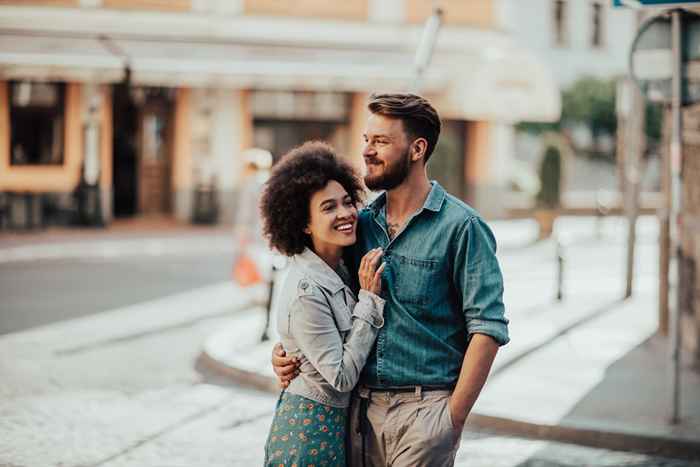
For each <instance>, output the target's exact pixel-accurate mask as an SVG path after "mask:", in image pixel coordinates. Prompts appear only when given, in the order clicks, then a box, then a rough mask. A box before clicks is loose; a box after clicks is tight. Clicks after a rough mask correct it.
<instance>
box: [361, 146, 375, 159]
mask: <svg viewBox="0 0 700 467" xmlns="http://www.w3.org/2000/svg"><path fill="white" fill-rule="evenodd" d="M376 153H377V152H376V151H375V150H374V146H372V145H371V144H370V143H365V147H364V149H363V150H362V155H363V156H364V157H367V156H373V155H375V154H376Z"/></svg>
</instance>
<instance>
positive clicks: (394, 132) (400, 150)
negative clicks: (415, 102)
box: [362, 114, 411, 191]
mask: <svg viewBox="0 0 700 467" xmlns="http://www.w3.org/2000/svg"><path fill="white" fill-rule="evenodd" d="M409 149H410V144H409V140H408V136H407V135H406V133H405V132H404V129H403V122H402V121H401V120H398V119H395V118H387V117H384V116H382V115H377V114H372V115H370V117H369V119H368V120H367V130H366V131H365V148H364V150H363V151H362V157H363V158H364V160H365V165H366V166H367V174H366V175H365V179H364V180H365V185H366V186H367V188H369V189H370V190H372V191H377V190H392V189H394V188H396V187H397V186H399V185H401V183H403V181H404V180H406V177H408V173H409V170H410V168H411V161H410V153H409Z"/></svg>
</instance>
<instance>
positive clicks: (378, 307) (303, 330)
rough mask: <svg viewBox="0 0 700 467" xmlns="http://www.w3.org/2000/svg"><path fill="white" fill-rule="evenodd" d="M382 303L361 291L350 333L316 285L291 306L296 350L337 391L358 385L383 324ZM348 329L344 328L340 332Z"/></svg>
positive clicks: (373, 296) (292, 330)
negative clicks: (342, 332)
mask: <svg viewBox="0 0 700 467" xmlns="http://www.w3.org/2000/svg"><path fill="white" fill-rule="evenodd" d="M383 314H384V300H383V299H382V298H380V297H379V296H377V295H374V294H372V293H370V292H367V291H365V290H361V291H360V294H359V301H358V302H357V305H355V309H354V310H353V314H352V321H351V327H350V330H349V332H348V334H347V336H346V338H345V340H343V337H342V335H341V330H340V329H339V328H338V326H341V327H342V326H343V323H337V322H336V319H335V318H334V315H333V310H332V309H331V304H330V303H329V302H328V300H327V299H326V297H325V296H324V295H323V293H322V292H321V291H320V290H319V289H318V288H317V286H315V285H313V286H312V285H310V284H309V287H308V292H306V293H301V294H299V296H298V298H297V299H296V300H295V302H294V303H293V305H292V312H291V317H290V331H291V334H292V336H293V337H294V339H295V340H296V342H297V344H298V346H299V350H301V352H302V354H303V355H304V357H305V358H306V359H307V360H308V361H309V362H310V363H311V365H313V367H314V368H315V369H316V370H317V371H318V372H319V373H320V374H321V376H322V377H323V378H324V379H325V380H326V381H327V382H328V383H329V384H331V386H333V388H334V389H335V390H336V391H340V392H349V391H352V389H353V388H354V387H355V385H356V384H357V381H358V380H359V378H360V372H361V371H362V368H363V367H364V366H365V362H366V361H367V356H368V355H369V353H370V351H371V350H372V347H373V346H374V341H375V339H376V338H377V334H378V332H379V329H380V328H381V327H382V326H383V325H384V317H383ZM343 330H347V328H345V329H343Z"/></svg>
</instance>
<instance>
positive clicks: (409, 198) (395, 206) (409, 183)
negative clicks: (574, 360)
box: [386, 173, 432, 224]
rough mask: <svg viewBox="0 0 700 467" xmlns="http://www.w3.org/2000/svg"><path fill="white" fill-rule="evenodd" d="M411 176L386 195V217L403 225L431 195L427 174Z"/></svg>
mask: <svg viewBox="0 0 700 467" xmlns="http://www.w3.org/2000/svg"><path fill="white" fill-rule="evenodd" d="M417 175H420V176H414V177H411V176H409V177H408V178H407V179H406V180H405V181H404V182H403V183H402V184H401V185H399V186H397V187H396V188H394V189H393V190H390V191H387V193H386V203H387V204H386V215H387V218H388V219H391V220H392V221H395V222H398V223H399V224H403V222H404V221H405V220H406V219H407V218H408V217H409V216H410V215H412V214H413V213H414V212H416V211H417V210H418V209H420V208H421V207H422V206H423V204H425V200H426V199H427V198H428V195H429V194H430V189H431V188H432V187H431V185H430V181H429V180H428V177H427V176H426V175H425V173H422V174H417Z"/></svg>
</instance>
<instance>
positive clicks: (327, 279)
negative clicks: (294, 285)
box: [294, 248, 345, 294]
mask: <svg viewBox="0 0 700 467" xmlns="http://www.w3.org/2000/svg"><path fill="white" fill-rule="evenodd" d="M294 261H296V263H297V264H298V265H299V266H300V267H301V268H302V269H303V270H304V273H305V274H306V276H307V277H308V278H309V279H311V280H312V281H314V282H316V283H317V284H319V285H320V286H321V287H323V288H324V289H326V290H328V291H329V292H330V293H332V294H336V293H338V292H339V291H340V290H342V289H343V288H345V283H344V282H343V280H342V279H341V278H340V276H339V275H338V273H337V272H335V271H334V270H333V268H332V267H330V266H329V265H328V264H327V263H326V262H325V261H323V260H322V259H321V258H320V257H319V256H318V255H317V254H316V253H314V252H313V251H312V250H311V249H310V248H306V249H304V251H303V252H302V253H301V254H298V255H295V256H294Z"/></svg>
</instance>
